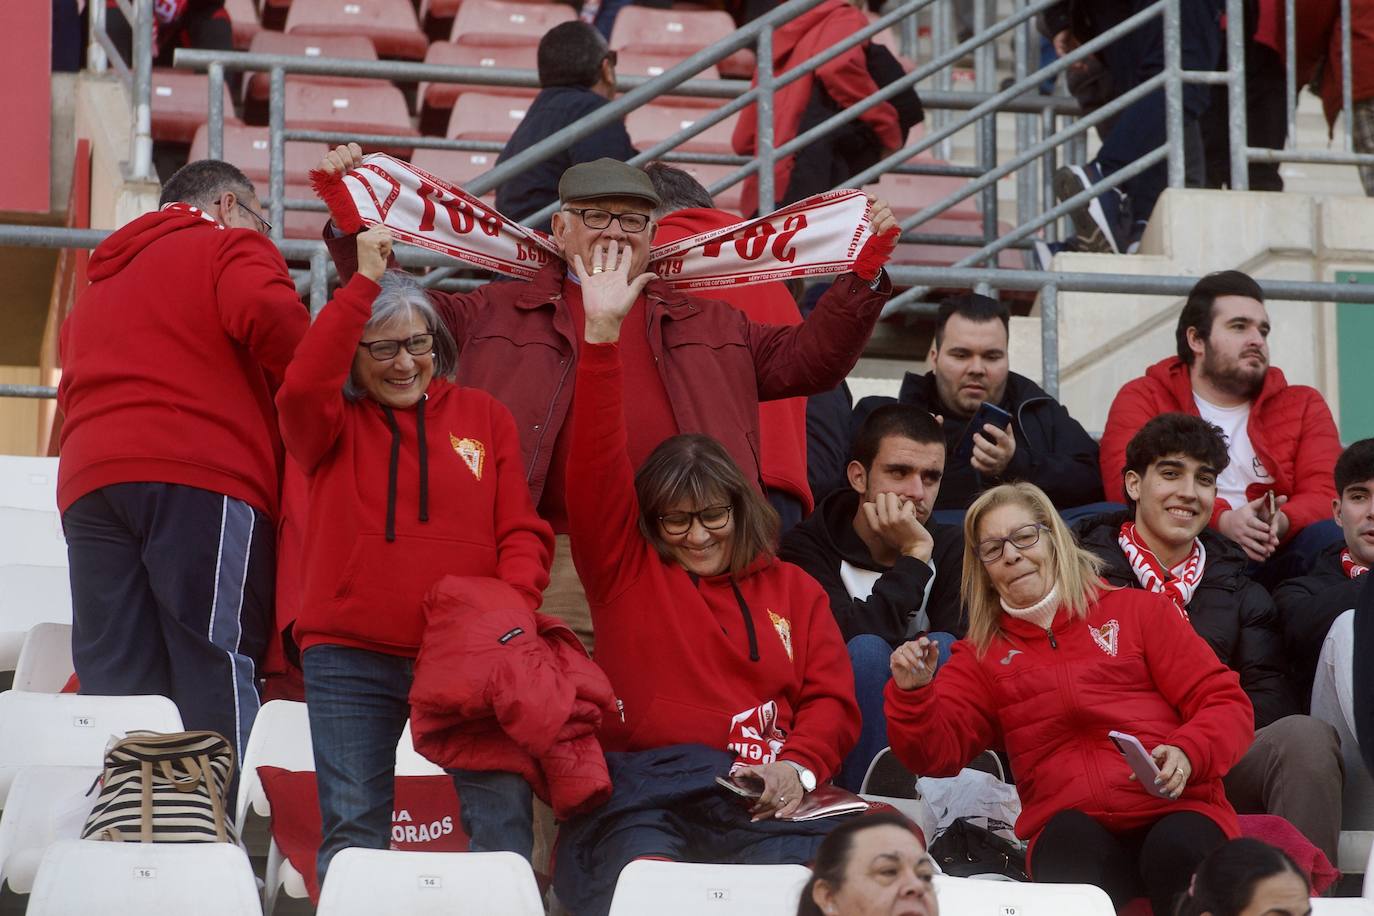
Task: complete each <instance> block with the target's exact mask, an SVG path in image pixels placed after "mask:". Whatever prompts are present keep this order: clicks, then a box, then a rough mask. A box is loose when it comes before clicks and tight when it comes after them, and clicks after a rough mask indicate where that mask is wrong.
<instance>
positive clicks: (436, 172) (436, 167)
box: [410, 149, 497, 202]
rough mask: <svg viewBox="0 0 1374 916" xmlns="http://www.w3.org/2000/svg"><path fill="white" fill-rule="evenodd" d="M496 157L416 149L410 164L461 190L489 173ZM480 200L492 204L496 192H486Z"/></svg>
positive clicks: (457, 151)
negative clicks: (479, 176)
mask: <svg viewBox="0 0 1374 916" xmlns="http://www.w3.org/2000/svg"><path fill="white" fill-rule="evenodd" d="M496 156H497V154H496V153H469V152H464V151H460V150H451V149H417V150H416V151H415V155H414V156H413V157H411V160H410V164H411V165H413V166H415V167H416V168H417V169H424V170H425V171H426V172H429V173H430V174H431V175H433V176H434V177H436V178H442V179H443V180H444V181H447V182H448V183H449V184H456V185H457V186H458V187H460V188H463V187H467V183H468V182H469V181H472V179H474V178H476V177H477V176H478V175H482V174H485V173H487V172H490V171H491V170H492V168H494V167H495V165H496ZM482 199H483V200H486V201H488V202H494V201H495V200H496V192H495V191H488V192H487V193H486V194H485V195H483V197H482Z"/></svg>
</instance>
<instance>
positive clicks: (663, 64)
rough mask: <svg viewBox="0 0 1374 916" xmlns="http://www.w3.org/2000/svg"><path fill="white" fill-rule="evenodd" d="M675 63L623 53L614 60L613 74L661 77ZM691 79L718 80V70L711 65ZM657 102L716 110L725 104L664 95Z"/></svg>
mask: <svg viewBox="0 0 1374 916" xmlns="http://www.w3.org/2000/svg"><path fill="white" fill-rule="evenodd" d="M675 62H676V61H673V60H665V59H664V58H663V56H662V55H660V54H637V53H635V52H633V51H624V52H622V53H620V55H619V57H618V59H617V60H616V65H615V72H616V75H617V76H650V77H652V76H662V75H663V74H664V73H665V72H667V71H668V69H669V68H670V67H672V66H673V64H674V63H675ZM692 79H694V80H718V79H720V70H718V69H716V65H715V64H711V65H710V66H708V67H707V68H706V69H705V70H703V71H701V72H700V73H698V74H696V75H695V76H693V77H692ZM658 101H659V102H662V103H664V104H666V105H679V106H689V107H696V108H718V107H720V106H721V105H722V104H724V102H725V100H724V99H717V98H710V97H707V96H693V95H664V96H660V97H659V99H658Z"/></svg>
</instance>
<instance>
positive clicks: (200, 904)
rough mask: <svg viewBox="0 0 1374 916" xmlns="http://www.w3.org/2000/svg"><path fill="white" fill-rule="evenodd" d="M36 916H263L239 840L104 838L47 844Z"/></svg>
mask: <svg viewBox="0 0 1374 916" xmlns="http://www.w3.org/2000/svg"><path fill="white" fill-rule="evenodd" d="M27 912H28V913H29V914H30V916H78V914H90V913H108V914H112V916H115V914H132V913H195V914H196V916H260V914H261V913H262V908H261V906H259V904H258V899H257V883H256V881H255V879H254V878H253V867H252V865H250V864H249V862H248V856H247V854H246V853H245V852H244V851H243V850H242V849H240V848H239V847H238V846H235V845H233V844H232V843H105V842H100V841H96V840H62V841H60V842H57V843H54V844H52V845H51V846H49V847H48V851H47V852H46V853H44V855H43V861H42V864H41V865H39V867H38V877H37V878H36V879H34V884H33V893H32V894H31V895H30V897H29V906H28V910H27Z"/></svg>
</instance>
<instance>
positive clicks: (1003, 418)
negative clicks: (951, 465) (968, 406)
mask: <svg viewBox="0 0 1374 916" xmlns="http://www.w3.org/2000/svg"><path fill="white" fill-rule="evenodd" d="M1010 422H1011V414H1009V413H1007V412H1006V411H1005V410H1003V409H1002V408H1000V407H998V406H997V405H996V404H993V403H990V402H988V401H984V402H983V403H981V404H979V405H978V409H977V410H975V411H974V412H973V419H972V420H969V421H968V426H966V427H964V436H963V438H962V439H960V440H959V447H958V448H957V449H955V450H954V457H955V458H962V459H964V460H968V459H969V458H972V457H973V435H974V433H982V432H983V427H984V426H985V425H987V424H992V425H993V426H995V427H997V428H998V429H1006V428H1007V424H1008V423H1010ZM983 438H985V439H986V438H987V433H983Z"/></svg>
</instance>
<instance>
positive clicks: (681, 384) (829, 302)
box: [326, 236, 892, 505]
mask: <svg viewBox="0 0 1374 916" xmlns="http://www.w3.org/2000/svg"><path fill="white" fill-rule="evenodd" d="M326 241H327V243H328V244H329V250H330V253H331V254H332V255H333V256H334V262H335V264H336V265H337V266H338V269H339V275H340V276H341V277H343V278H344V279H347V278H348V277H350V276H352V275H353V271H354V270H356V269H357V248H356V242H355V241H354V236H342V237H340V238H330V239H327V240H326ZM565 272H566V265H564V264H563V262H562V261H558V260H554V261H552V262H551V263H550V264H549V265H548V266H546V267H545V268H544V269H543V270H542V271H541V272H540V273H539V274H538V275H537V276H536V277H535V278H534V279H533V280H531V281H530V282H528V283H520V282H497V283H488V284H486V285H485V286H482V287H481V288H479V289H477V290H476V291H475V292H471V293H461V294H454V295H447V294H444V293H431V294H430V296H431V298H432V299H433V301H434V305H435V307H436V308H437V309H438V311H439V314H440V315H441V316H442V317H443V319H444V321H445V323H446V324H447V325H448V326H449V329H450V330H451V331H452V332H453V337H454V339H455V340H456V341H457V342H458V349H459V354H458V382H459V384H462V385H469V386H472V387H474V388H481V389H483V390H484V391H489V392H491V394H493V395H495V397H496V398H497V400H499V401H500V402H501V403H502V404H505V405H506V406H507V407H508V408H510V412H511V413H512V414H513V415H514V416H515V424H516V428H517V429H518V430H519V431H520V447H521V451H522V453H523V455H524V462H525V464H524V467H525V477H526V480H528V482H529V487H530V493H531V494H532V495H533V497H534V502H535V505H538V504H539V500H540V497H541V496H542V495H543V492H544V483H545V481H546V480H547V479H548V474H549V465H550V459H551V457H552V454H553V448H554V443H555V441H557V438H558V434H559V432H560V431H561V430H562V429H563V426H564V424H565V422H566V420H567V418H568V414H569V408H570V407H571V405H572V395H573V386H572V382H573V378H574V373H573V369H574V367H575V366H576V364H577V357H578V353H579V351H580V350H581V349H582V342H581V341H580V340H578V338H577V330H576V329H575V328H574V327H573V317H572V315H571V313H570V311H569V309H568V306H567V304H566V303H565V302H564V301H563V298H562V296H563V277H564V274H565ZM644 290H645V296H646V297H647V300H648V308H647V310H646V312H647V315H648V327H647V328H646V331H645V333H647V334H648V337H649V346H650V347H651V348H652V349H653V351H654V353H655V354H656V355H658V356H659V372H660V373H661V374H662V376H663V386H664V388H665V389H666V390H667V392H668V398H669V400H671V401H672V404H673V414H674V417H673V419H674V420H675V421H676V423H677V428H678V429H679V430H681V431H682V432H699V433H705V434H706V435H708V436H711V437H712V438H714V439H716V440H718V441H719V442H720V443H721V444H723V445H724V446H725V448H726V449H727V450H728V451H729V452H730V455H731V457H733V458H734V459H735V462H736V463H737V464H738V465H739V466H740V470H742V471H743V472H744V476H745V478H746V479H748V480H757V479H758V478H759V409H758V403H759V400H760V399H762V400H771V399H775V398H786V397H793V396H803V395H810V394H816V393H818V392H822V391H829V390H830V389H832V388H834V387H835V386H836V385H838V384H839V383H840V382H842V381H843V380H844V378H845V376H846V375H848V374H849V370H851V369H853V368H854V363H855V362H856V361H858V358H859V356H860V354H862V353H863V348H864V344H865V343H867V342H868V335H869V334H870V333H871V332H872V331H873V325H874V323H875V322H876V321H877V320H878V313H879V312H880V311H881V310H882V306H883V303H884V302H886V301H887V298H888V296H890V295H891V294H892V286H891V284H890V283H889V282H888V281H886V280H884V281H883V285H882V288H881V289H879V290H876V291H875V290H873V289H872V288H870V287H869V285H868V283H866V282H865V281H863V280H861V279H859V278H858V277H856V276H855V275H854V274H842V275H841V276H839V277H838V278H836V280H835V284H834V285H833V286H832V287H831V288H830V290H829V291H828V292H827V293H826V294H825V295H824V296H822V297H821V300H820V302H819V303H818V304H817V305H816V308H815V310H814V311H813V312H812V313H811V315H810V317H809V318H807V320H806V321H805V323H803V324H800V325H796V326H794V327H782V326H777V325H768V324H759V323H757V322H754V321H750V320H749V318H748V316H746V315H745V314H744V313H742V312H740V311H739V310H738V309H735V308H732V307H731V306H729V305H727V304H726V303H724V302H721V301H719V300H717V299H701V298H698V297H696V296H689V295H687V294H686V293H683V292H680V291H677V290H674V289H672V288H671V287H669V286H668V285H667V284H666V283H662V282H660V281H657V280H655V281H651V282H650V283H649V285H648V286H646V287H645V288H644ZM513 366H519V367H520V371H519V372H513V371H511V367H513ZM641 457H642V456H641Z"/></svg>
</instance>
